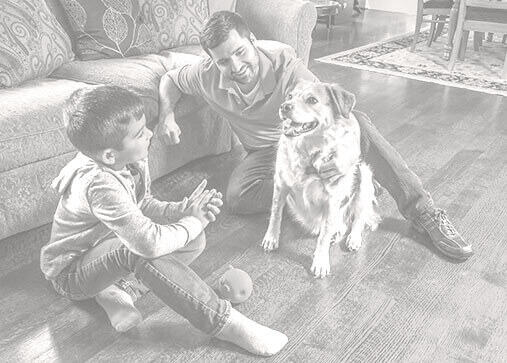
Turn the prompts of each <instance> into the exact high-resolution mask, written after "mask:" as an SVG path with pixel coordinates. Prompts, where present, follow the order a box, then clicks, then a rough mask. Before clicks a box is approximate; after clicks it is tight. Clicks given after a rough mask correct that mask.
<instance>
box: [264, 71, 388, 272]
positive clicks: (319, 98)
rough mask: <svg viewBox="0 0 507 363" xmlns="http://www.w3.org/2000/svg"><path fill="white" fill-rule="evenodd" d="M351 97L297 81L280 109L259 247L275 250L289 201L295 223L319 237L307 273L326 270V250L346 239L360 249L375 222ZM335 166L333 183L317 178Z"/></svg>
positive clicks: (372, 196) (339, 90)
mask: <svg viewBox="0 0 507 363" xmlns="http://www.w3.org/2000/svg"><path fill="white" fill-rule="evenodd" d="M354 104H355V96H354V95H353V94H352V93H350V92H347V91H345V90H343V89H342V88H340V87H339V86H338V85H335V84H326V83H313V82H306V81H304V82H300V83H298V84H297V85H296V87H295V88H294V90H293V91H292V92H291V93H289V94H288V95H287V99H286V101H285V102H284V103H283V104H282V105H281V106H280V110H279V114H280V118H281V120H282V136H281V138H280V142H279V145H278V151H277V158H276V166H275V175H274V191H273V204H272V207H271V216H270V220H269V226H268V229H267V231H266V235H265V236H264V239H263V241H262V246H263V247H264V249H265V250H266V251H270V250H273V249H275V248H278V241H279V234H280V224H281V219H282V212H283V208H284V206H285V203H287V205H288V207H289V210H290V211H291V212H292V214H293V215H294V217H295V219H296V220H297V221H299V222H300V223H301V225H302V226H303V227H305V228H306V229H307V230H308V231H309V232H311V233H312V234H314V235H318V238H317V245H316V247H315V252H314V256H313V263H312V266H311V271H312V273H313V274H314V275H315V277H320V278H322V277H325V276H326V275H328V274H329V272H330V263H329V248H330V245H331V244H332V243H334V242H336V241H340V240H342V239H345V238H346V239H345V244H346V246H347V248H348V249H350V250H357V249H358V248H359V247H360V246H361V242H362V234H363V231H364V230H365V229H366V228H369V229H370V230H374V229H375V228H376V227H377V225H378V223H379V216H378V214H377V213H376V211H375V206H376V203H377V201H376V198H375V188H374V185H373V178H372V172H371V170H370V168H369V166H368V165H367V164H366V163H365V162H364V161H363V160H362V158H361V148H360V129H359V124H358V122H357V120H356V118H355V116H354V115H353V114H352V112H351V111H352V108H353V107H354ZM330 162H331V163H334V164H335V166H336V169H337V170H338V175H337V176H336V177H335V178H334V179H333V180H327V179H322V178H321V177H320V176H319V173H318V172H319V171H320V170H321V169H320V168H321V167H322V165H323V164H326V163H330Z"/></svg>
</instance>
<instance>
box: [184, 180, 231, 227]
mask: <svg viewBox="0 0 507 363" xmlns="http://www.w3.org/2000/svg"><path fill="white" fill-rule="evenodd" d="M206 185H207V180H206V179H204V180H203V181H202V182H201V183H200V184H199V185H198V186H197V187H196V188H195V190H194V191H193V192H192V194H190V196H189V197H188V200H187V214H188V215H193V216H194V217H196V218H198V219H199V220H200V221H201V223H203V226H204V227H206V226H207V225H208V223H209V222H214V221H215V220H216V216H217V215H218V214H219V213H220V207H221V206H222V205H223V202H222V193H220V192H217V191H216V190H215V189H212V190H205V188H206Z"/></svg>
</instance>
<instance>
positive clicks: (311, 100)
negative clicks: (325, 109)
mask: <svg viewBox="0 0 507 363" xmlns="http://www.w3.org/2000/svg"><path fill="white" fill-rule="evenodd" d="M317 102H319V101H318V100H317V99H316V98H315V97H313V96H310V97H308V98H307V99H306V103H309V104H311V105H314V104H316V103H317Z"/></svg>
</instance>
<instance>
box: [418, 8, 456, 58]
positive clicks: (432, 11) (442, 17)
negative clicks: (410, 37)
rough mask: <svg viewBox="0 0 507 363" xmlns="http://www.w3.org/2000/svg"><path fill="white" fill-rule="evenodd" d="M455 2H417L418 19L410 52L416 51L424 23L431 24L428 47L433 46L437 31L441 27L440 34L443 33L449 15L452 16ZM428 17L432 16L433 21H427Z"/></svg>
mask: <svg viewBox="0 0 507 363" xmlns="http://www.w3.org/2000/svg"><path fill="white" fill-rule="evenodd" d="M452 4H453V1H452V0H427V1H424V0H418V2H417V18H416V24H415V33H414V41H413V42H412V46H411V47H410V51H411V52H413V51H414V50H415V46H416V44H417V38H418V36H419V33H420V32H421V26H422V23H431V26H430V36H429V38H428V47H429V46H431V43H432V42H433V40H435V39H436V36H435V29H436V25H437V24H438V25H439V28H440V29H439V30H440V31H438V34H440V33H441V30H442V27H443V26H444V25H445V24H446V23H448V18H449V15H450V14H451V8H452ZM426 15H431V19H425V18H424V17H425V16H426Z"/></svg>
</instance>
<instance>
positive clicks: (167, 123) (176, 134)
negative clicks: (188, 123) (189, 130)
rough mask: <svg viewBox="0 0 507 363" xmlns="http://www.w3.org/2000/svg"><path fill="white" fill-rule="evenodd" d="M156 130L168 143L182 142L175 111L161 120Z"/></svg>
mask: <svg viewBox="0 0 507 363" xmlns="http://www.w3.org/2000/svg"><path fill="white" fill-rule="evenodd" d="M156 132H157V134H158V135H159V136H160V137H161V138H162V141H163V142H164V143H166V144H167V145H175V144H179V143H180V135H181V130H180V127H179V126H178V124H177V123H176V121H174V112H170V113H168V114H167V115H166V116H165V117H163V118H161V119H160V120H159V123H158V126H157V131H156Z"/></svg>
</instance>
